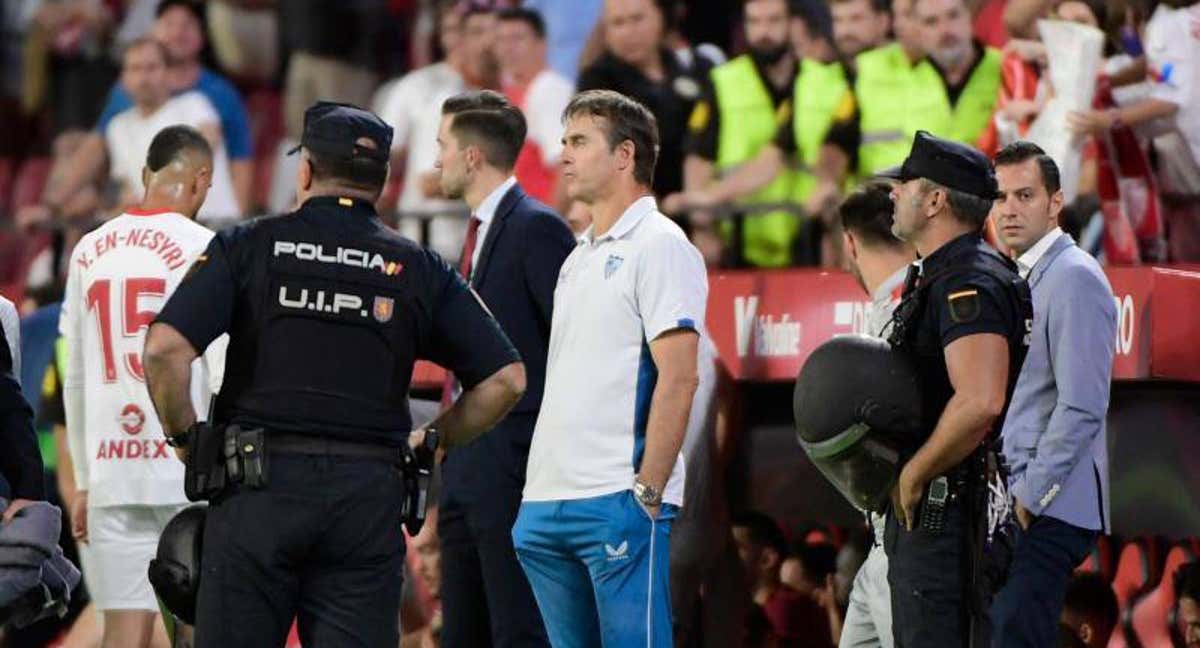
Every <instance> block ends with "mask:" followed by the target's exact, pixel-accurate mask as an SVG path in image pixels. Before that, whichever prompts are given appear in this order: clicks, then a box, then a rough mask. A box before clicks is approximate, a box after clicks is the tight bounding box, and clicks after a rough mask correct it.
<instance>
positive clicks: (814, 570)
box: [792, 538, 838, 587]
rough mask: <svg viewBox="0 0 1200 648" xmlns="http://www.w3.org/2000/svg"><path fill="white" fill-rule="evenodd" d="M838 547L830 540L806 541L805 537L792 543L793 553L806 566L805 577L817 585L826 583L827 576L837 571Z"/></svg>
mask: <svg viewBox="0 0 1200 648" xmlns="http://www.w3.org/2000/svg"><path fill="white" fill-rule="evenodd" d="M837 554H838V550H837V547H834V546H833V545H831V544H829V543H828V542H805V541H804V539H803V538H801V539H799V540H798V541H797V542H796V543H794V544H793V545H792V555H793V556H795V557H796V559H797V560H799V561H800V564H801V566H803V567H804V577H805V578H807V579H808V581H809V582H810V583H813V584H814V585H816V586H817V587H822V586H824V585H825V577H826V576H828V575H830V574H835V573H837Z"/></svg>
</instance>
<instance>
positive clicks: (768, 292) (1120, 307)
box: [413, 267, 1200, 387]
mask: <svg viewBox="0 0 1200 648" xmlns="http://www.w3.org/2000/svg"><path fill="white" fill-rule="evenodd" d="M1106 273H1107V275H1108V278H1109V281H1110V282H1111V283H1112V287H1113V299H1114V300H1115V301H1116V304H1117V313H1118V316H1119V322H1118V327H1117V340H1116V348H1117V355H1116V358H1115V359H1114V362H1113V378H1114V379H1117V380H1144V379H1150V378H1158V379H1169V380H1184V381H1197V382H1200V344H1197V340H1200V270H1197V269H1195V268H1194V267H1193V268H1188V269H1182V268H1174V269H1173V268H1159V267H1129V268H1109V269H1107V270H1106ZM708 290H709V293H708V330H709V334H710V335H711V336H712V338H713V342H714V343H715V344H716V345H717V349H718V351H719V352H720V355H721V360H722V361H723V362H724V363H725V366H726V367H727V368H728V369H729V372H730V373H731V374H732V375H733V377H734V378H735V379H738V380H748V381H781V380H794V379H795V377H796V375H797V374H798V373H799V372H800V367H801V365H802V364H803V363H804V360H805V359H806V358H807V357H808V355H809V354H810V353H812V351H813V350H814V349H816V348H817V347H818V346H819V345H821V343H823V342H825V341H827V340H829V339H831V338H833V337H834V336H837V335H844V334H848V333H865V332H866V313H867V311H868V309H869V306H870V301H869V300H868V299H867V296H866V295H865V294H864V292H863V290H862V289H861V288H860V287H859V286H858V284H857V283H856V282H855V281H854V279H853V278H852V277H851V276H850V275H849V274H847V273H844V272H835V271H821V270H802V269H797V270H775V271H731V272H717V273H713V274H711V275H709V289H708ZM443 375H444V372H443V371H442V370H441V369H440V368H439V367H437V366H436V365H432V364H429V363H419V364H418V365H417V368H416V370H415V371H414V372H413V384H414V385H415V386H425V387H432V386H436V385H440V384H441V381H442V376H443Z"/></svg>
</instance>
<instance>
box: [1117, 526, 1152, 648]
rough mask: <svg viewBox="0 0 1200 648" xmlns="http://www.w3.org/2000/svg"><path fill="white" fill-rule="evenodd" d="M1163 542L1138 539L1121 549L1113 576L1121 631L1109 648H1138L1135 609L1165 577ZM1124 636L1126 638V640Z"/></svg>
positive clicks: (1147, 538) (1119, 629)
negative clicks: (1140, 599)
mask: <svg viewBox="0 0 1200 648" xmlns="http://www.w3.org/2000/svg"><path fill="white" fill-rule="evenodd" d="M1161 544H1162V543H1161V541H1160V540H1159V539H1157V538H1153V537H1143V538H1136V539H1134V540H1132V541H1130V542H1129V543H1127V544H1126V545H1125V547H1124V548H1122V549H1121V557H1120V559H1119V560H1118V561H1117V570H1116V573H1115V574H1114V575H1113V582H1112V585H1113V592H1114V593H1115V594H1116V596H1117V606H1118V608H1119V609H1120V611H1121V617H1120V618H1121V621H1120V624H1119V627H1118V631H1117V632H1114V633H1113V637H1112V640H1110V641H1109V644H1108V648H1125V647H1126V646H1138V643H1137V637H1136V635H1135V633H1134V631H1133V625H1132V615H1131V612H1132V608H1133V604H1134V602H1135V601H1137V599H1138V597H1140V596H1141V595H1142V594H1144V593H1145V592H1146V591H1147V590H1148V589H1149V588H1150V587H1152V586H1153V585H1154V584H1155V583H1157V582H1158V577H1159V574H1160V573H1161V569H1160V564H1161V561H1160V559H1159V556H1160V555H1161ZM1122 635H1124V636H1122Z"/></svg>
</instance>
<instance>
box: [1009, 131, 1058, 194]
mask: <svg viewBox="0 0 1200 648" xmlns="http://www.w3.org/2000/svg"><path fill="white" fill-rule="evenodd" d="M1027 160H1036V161H1037V166H1038V171H1040V172H1041V174H1042V185H1043V186H1045V187H1046V193H1048V194H1050V195H1051V196H1053V195H1054V194H1055V193H1056V192H1058V190H1059V189H1062V179H1061V178H1060V176H1059V172H1058V164H1056V163H1055V162H1054V158H1052V157H1050V156H1049V155H1046V152H1045V151H1044V150H1042V147H1040V146H1038V145H1037V144H1034V143H1033V142H1028V141H1025V140H1017V141H1016V142H1013V143H1012V144H1009V145H1008V146H1005V147H1004V148H1002V149H1000V152H999V153H997V154H996V158H995V160H994V161H993V163H992V166H994V167H996V168H999V167H1002V166H1009V165H1012V164H1021V163H1023V162H1025V161H1027Z"/></svg>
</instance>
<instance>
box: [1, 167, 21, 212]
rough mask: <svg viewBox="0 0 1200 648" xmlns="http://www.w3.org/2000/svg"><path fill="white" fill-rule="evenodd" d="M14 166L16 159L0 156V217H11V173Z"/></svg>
mask: <svg viewBox="0 0 1200 648" xmlns="http://www.w3.org/2000/svg"><path fill="white" fill-rule="evenodd" d="M16 167H17V161H16V160H14V159H12V158H7V157H0V218H6V219H7V218H11V217H12V213H11V212H10V211H9V209H10V208H11V206H12V200H11V199H12V186H13V175H14V172H15V170H16Z"/></svg>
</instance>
